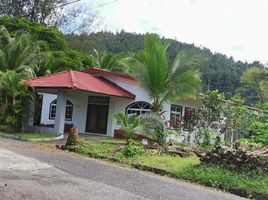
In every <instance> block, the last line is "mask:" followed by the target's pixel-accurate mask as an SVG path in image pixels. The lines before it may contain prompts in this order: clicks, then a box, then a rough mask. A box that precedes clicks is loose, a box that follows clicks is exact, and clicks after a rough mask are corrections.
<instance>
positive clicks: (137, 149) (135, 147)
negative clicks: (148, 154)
mask: <svg viewBox="0 0 268 200" xmlns="http://www.w3.org/2000/svg"><path fill="white" fill-rule="evenodd" d="M143 154H145V150H144V148H143V146H142V145H141V144H140V143H137V142H135V141H134V140H132V139H130V140H129V141H128V144H127V145H126V146H125V148H124V149H123V150H122V155H123V156H125V157H126V158H129V157H135V156H141V155H143Z"/></svg>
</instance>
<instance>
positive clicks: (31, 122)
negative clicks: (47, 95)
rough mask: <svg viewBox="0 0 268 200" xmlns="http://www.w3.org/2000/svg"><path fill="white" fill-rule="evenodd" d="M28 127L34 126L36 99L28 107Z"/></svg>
mask: <svg viewBox="0 0 268 200" xmlns="http://www.w3.org/2000/svg"><path fill="white" fill-rule="evenodd" d="M28 109H29V110H28V124H27V125H28V126H30V127H32V126H34V111H35V98H34V99H31V100H30V102H29V107H28Z"/></svg>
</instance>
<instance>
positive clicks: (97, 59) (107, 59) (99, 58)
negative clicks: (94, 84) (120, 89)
mask: <svg viewBox="0 0 268 200" xmlns="http://www.w3.org/2000/svg"><path fill="white" fill-rule="evenodd" d="M94 53H95V55H94V56H93V55H91V58H92V65H93V66H94V67H97V68H101V69H107V70H109V71H113V72H124V71H125V70H124V68H126V67H123V66H122V65H121V63H120V59H121V57H122V55H121V54H115V55H113V54H110V53H107V52H103V53H102V54H101V55H100V54H99V52H98V51H97V50H96V49H94Z"/></svg>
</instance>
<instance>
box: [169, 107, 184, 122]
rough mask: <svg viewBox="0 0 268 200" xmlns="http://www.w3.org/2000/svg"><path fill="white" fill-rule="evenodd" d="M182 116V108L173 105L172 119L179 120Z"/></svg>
mask: <svg viewBox="0 0 268 200" xmlns="http://www.w3.org/2000/svg"><path fill="white" fill-rule="evenodd" d="M181 116H182V106H178V105H171V109H170V119H178V118H181Z"/></svg>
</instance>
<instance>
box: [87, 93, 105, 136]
mask: <svg viewBox="0 0 268 200" xmlns="http://www.w3.org/2000/svg"><path fill="white" fill-rule="evenodd" d="M101 98H102V99H101ZM105 99H106V101H104V100H105ZM107 100H108V103H109V99H107V97H89V103H88V108H87V121H86V132H88V133H98V134H106V130H107V122H108V114H109V104H107V103H105V102H107Z"/></svg>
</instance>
